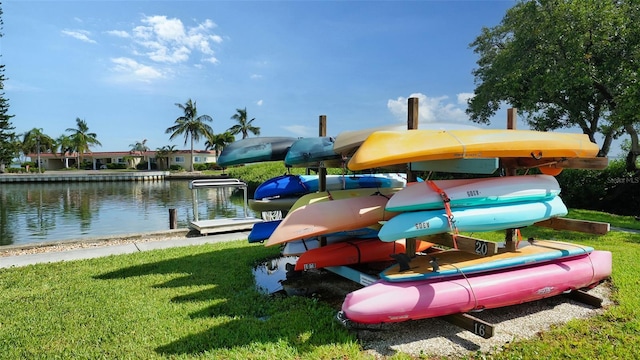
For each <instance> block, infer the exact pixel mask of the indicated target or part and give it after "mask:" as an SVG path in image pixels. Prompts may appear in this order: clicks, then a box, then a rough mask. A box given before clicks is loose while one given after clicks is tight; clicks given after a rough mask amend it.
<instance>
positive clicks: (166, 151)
mask: <svg viewBox="0 0 640 360" xmlns="http://www.w3.org/2000/svg"><path fill="white" fill-rule="evenodd" d="M175 152H176V146H175V145H165V146H163V147H161V148H157V149H156V159H158V168H160V169H168V168H169V156H171V154H173V153H175ZM162 162H165V164H162Z"/></svg>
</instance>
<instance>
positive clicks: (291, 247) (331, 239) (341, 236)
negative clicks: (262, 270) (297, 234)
mask: <svg viewBox="0 0 640 360" xmlns="http://www.w3.org/2000/svg"><path fill="white" fill-rule="evenodd" d="M377 236H378V229H375V228H361V229H356V230H348V231H341V232H339V233H337V234H328V235H326V236H325V241H326V244H325V246H327V245H330V244H333V243H337V242H340V241H345V240H349V239H354V238H362V239H369V238H372V237H377ZM319 247H320V239H319V238H318V237H317V236H314V237H311V238H306V239H300V240H294V241H289V242H287V243H285V244H284V247H283V248H282V255H283V256H300V255H302V254H303V253H305V252H307V251H309V250H312V249H317V248H319Z"/></svg>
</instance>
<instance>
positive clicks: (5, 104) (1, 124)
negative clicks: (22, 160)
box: [0, 7, 17, 173]
mask: <svg viewBox="0 0 640 360" xmlns="http://www.w3.org/2000/svg"><path fill="white" fill-rule="evenodd" d="M2 14H3V12H2V8H1V7H0V38H2V36H3V35H4V34H3V33H2V26H3V25H4V22H3V21H2ZM0 56H2V54H0ZM5 80H7V79H6V78H5V76H4V64H0V173H1V172H2V171H4V169H5V165H8V164H11V161H12V160H13V158H14V156H15V155H16V150H17V149H16V147H15V136H16V135H15V133H14V132H13V129H15V128H14V127H13V125H12V124H11V118H12V117H13V115H9V100H8V99H6V98H5V97H4V82H5Z"/></svg>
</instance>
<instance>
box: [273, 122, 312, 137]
mask: <svg viewBox="0 0 640 360" xmlns="http://www.w3.org/2000/svg"><path fill="white" fill-rule="evenodd" d="M282 128H283V129H285V130H287V131H289V132H291V133H292V134H294V135H297V136H300V137H310V136H314V133H316V132H317V131H318V129H312V128H310V127H309V126H302V125H290V126H283V127H282Z"/></svg>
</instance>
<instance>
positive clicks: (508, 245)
mask: <svg viewBox="0 0 640 360" xmlns="http://www.w3.org/2000/svg"><path fill="white" fill-rule="evenodd" d="M517 119H518V109H516V108H509V109H507V129H508V130H515V129H516V123H517ZM504 172H505V175H506V176H515V175H516V169H514V168H505V169H504ZM504 240H505V249H506V250H507V251H515V250H516V243H517V241H518V239H517V238H516V230H515V229H507V230H505V237H504Z"/></svg>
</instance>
